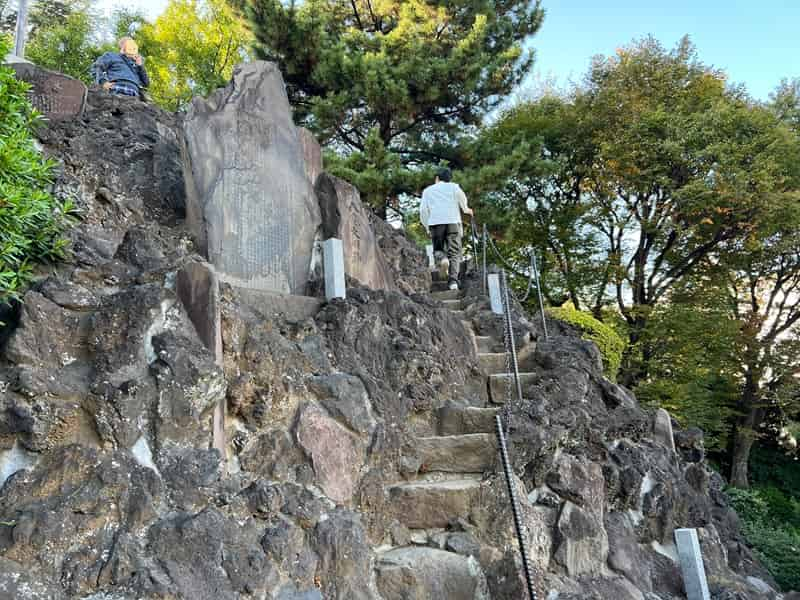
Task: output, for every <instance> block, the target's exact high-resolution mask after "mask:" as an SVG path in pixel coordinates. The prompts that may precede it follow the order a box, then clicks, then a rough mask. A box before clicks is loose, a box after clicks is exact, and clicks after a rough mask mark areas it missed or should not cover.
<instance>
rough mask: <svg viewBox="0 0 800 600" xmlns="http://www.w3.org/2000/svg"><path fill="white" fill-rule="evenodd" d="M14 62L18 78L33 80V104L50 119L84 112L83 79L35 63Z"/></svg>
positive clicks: (68, 116)
mask: <svg viewBox="0 0 800 600" xmlns="http://www.w3.org/2000/svg"><path fill="white" fill-rule="evenodd" d="M10 66H11V68H12V69H14V71H15V72H16V74H17V78H18V79H22V80H23V81H26V82H28V83H30V84H31V91H30V92H29V96H30V100H31V104H33V106H34V107H35V108H36V110H38V111H39V112H40V113H42V115H44V116H45V117H47V118H48V119H49V120H51V121H57V120H59V119H69V118H72V117H75V116H77V115H80V114H81V113H82V112H83V107H84V104H85V103H86V91H87V88H86V86H85V85H84V83H83V82H82V81H80V80H78V79H74V78H72V77H67V76H66V75H62V74H61V73H55V72H53V71H47V70H46V69H42V68H41V67H37V66H36V65H34V64H32V63H22V62H18V63H13V64H11V65H10Z"/></svg>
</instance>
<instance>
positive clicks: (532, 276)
mask: <svg viewBox="0 0 800 600" xmlns="http://www.w3.org/2000/svg"><path fill="white" fill-rule="evenodd" d="M483 231H484V243H483V246H484V248H483V253H484V280H485V279H486V274H485V270H486V247H487V246H488V247H489V248H491V249H492V250H493V251H494V254H495V256H496V257H497V258H498V259H499V260H500V262H501V263H502V265H503V266H505V267H506V268H507V269H509V271H511V273H512V275H520V276H522V275H523V274H522V273H520V272H519V271H517V270H516V269H515V268H514V267H513V266H511V265H510V264H509V263H508V261H507V260H506V259H505V257H504V256H503V255H502V253H501V252H500V250H499V248H498V247H497V245H496V244H495V243H494V239H492V237H491V236H487V235H486V225H485V224H484V226H483ZM487 238H488V239H487ZM530 260H531V266H530V270H529V273H528V275H527V277H528V285H527V287H526V289H525V295H524V296H522V298H519V297H517V295H516V294H515V293H514V290H513V289H510V293H511V296H512V297H513V298H514V299H515V300H516V301H517V302H519V303H520V304H522V303H523V302H525V301H526V300H527V299H528V296H529V295H530V293H531V290H532V289H533V282H534V281H535V282H536V295H537V298H538V300H539V312H540V314H541V316H542V330H543V332H544V339H548V337H549V336H548V334H547V319H546V317H545V312H544V298H543V296H542V284H541V278H540V277H539V268H538V266H537V264H536V253H535V252H534V251H533V250H531V252H530ZM485 291H486V290H485V288H484V292H485Z"/></svg>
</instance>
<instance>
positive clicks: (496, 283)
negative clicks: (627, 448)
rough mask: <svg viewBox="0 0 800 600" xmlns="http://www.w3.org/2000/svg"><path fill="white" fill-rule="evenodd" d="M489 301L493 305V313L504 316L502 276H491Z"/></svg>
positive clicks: (493, 274)
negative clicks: (501, 292)
mask: <svg viewBox="0 0 800 600" xmlns="http://www.w3.org/2000/svg"><path fill="white" fill-rule="evenodd" d="M488 279H489V301H490V302H491V304H492V312H493V313H494V314H496V315H502V314H503V299H502V296H501V295H500V275H498V274H497V273H490V274H489V277H488Z"/></svg>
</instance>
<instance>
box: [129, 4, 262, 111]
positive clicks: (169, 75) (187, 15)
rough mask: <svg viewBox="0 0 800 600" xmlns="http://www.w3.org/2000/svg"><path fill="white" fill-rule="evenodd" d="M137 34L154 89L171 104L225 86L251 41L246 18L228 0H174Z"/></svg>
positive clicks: (159, 100) (161, 101)
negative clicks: (245, 21) (244, 19)
mask: <svg viewBox="0 0 800 600" xmlns="http://www.w3.org/2000/svg"><path fill="white" fill-rule="evenodd" d="M136 39H137V41H138V43H139V48H140V51H141V53H142V54H143V55H144V56H145V57H146V61H147V63H146V67H147V72H148V75H149V76H150V80H151V83H150V89H149V92H150V95H151V97H152V99H153V100H154V101H155V102H156V103H158V104H159V105H161V106H162V107H164V108H166V109H168V110H177V109H179V108H182V107H183V106H185V105H186V104H187V103H188V102H189V101H190V100H191V98H192V96H194V95H199V96H207V95H208V94H210V93H211V92H213V91H214V90H215V89H216V88H218V87H221V86H224V85H225V84H226V83H227V82H228V81H229V80H230V77H231V75H232V73H233V68H234V67H235V66H236V65H237V64H239V63H240V62H243V61H244V60H245V59H246V58H247V57H248V47H249V45H250V43H251V37H250V34H249V32H248V30H247V28H246V26H245V23H244V21H243V20H242V18H241V17H239V15H238V14H237V13H236V12H235V11H234V10H233V9H232V8H231V7H230V6H229V5H228V4H227V3H226V2H225V0H170V2H169V3H168V4H167V7H166V9H165V10H164V12H163V13H162V14H161V15H160V16H159V17H158V18H157V19H156V20H155V21H154V22H153V23H144V24H143V25H142V26H141V27H140V28H139V30H138V31H137V35H136Z"/></svg>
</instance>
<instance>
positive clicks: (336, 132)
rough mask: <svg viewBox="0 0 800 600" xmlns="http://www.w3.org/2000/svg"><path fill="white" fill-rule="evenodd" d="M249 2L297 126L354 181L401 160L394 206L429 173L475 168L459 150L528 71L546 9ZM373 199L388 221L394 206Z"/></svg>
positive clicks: (392, 192) (412, 0) (262, 48)
mask: <svg viewBox="0 0 800 600" xmlns="http://www.w3.org/2000/svg"><path fill="white" fill-rule="evenodd" d="M244 1H245V2H246V6H245V12H246V14H247V16H248V18H249V19H250V21H251V23H252V25H253V30H254V34H255V38H256V47H255V51H256V54H257V56H258V57H259V58H262V59H265V60H270V61H273V62H275V63H277V64H278V65H279V66H280V69H281V71H282V73H283V76H284V78H285V80H286V85H287V91H288V94H289V99H290V101H291V103H292V105H293V106H294V107H295V111H296V112H295V115H296V120H297V121H298V122H299V123H300V124H302V125H305V126H308V127H309V128H311V129H312V131H314V133H316V134H317V136H318V137H319V138H320V139H321V141H322V142H323V143H324V144H326V145H327V146H328V147H329V148H330V149H333V150H335V151H336V152H337V154H338V155H339V156H340V157H345V158H346V159H347V162H346V167H345V168H346V169H348V170H350V171H351V172H352V168H353V166H354V165H358V164H363V165H377V164H380V163H381V161H386V153H389V154H390V155H396V157H397V161H398V162H399V164H400V165H401V166H402V169H404V170H405V171H406V176H402V175H400V174H398V173H397V171H396V170H394V171H393V172H392V174H391V175H390V178H391V181H388V180H387V181H386V182H384V184H377V183H376V182H374V181H373V182H372V183H371V188H373V189H380V190H383V191H384V192H386V193H388V196H389V197H394V196H396V195H397V194H398V193H401V192H409V191H411V192H413V191H415V190H414V187H415V186H416V185H418V184H419V183H420V179H419V178H418V177H417V178H415V177H414V174H416V175H419V174H420V173H424V172H425V167H426V166H428V167H430V166H431V165H436V164H439V163H448V164H450V165H451V166H452V167H455V168H462V167H463V166H464V162H465V159H464V157H463V156H462V155H461V154H460V152H459V146H460V144H459V141H460V140H461V138H462V137H463V136H465V135H469V134H470V133H472V132H473V131H474V130H475V128H476V127H477V126H478V125H480V124H481V122H482V120H483V118H484V116H485V115H486V114H487V113H489V112H490V111H492V110H493V109H494V108H496V107H497V106H498V105H499V104H500V103H501V102H502V101H503V100H504V99H505V98H506V96H507V95H508V94H509V93H510V92H511V90H512V89H513V88H514V87H515V86H516V85H517V84H518V83H519V82H520V81H521V80H522V78H523V77H524V75H525V74H526V73H527V72H528V70H529V68H530V66H531V64H532V60H533V54H532V50H530V48H526V44H525V43H526V41H527V40H528V38H529V37H530V36H532V35H533V34H534V33H535V32H536V31H537V30H538V28H539V26H540V24H541V21H542V17H543V14H544V13H543V10H542V8H541V6H540V1H539V0H523V1H512V0H502V1H496V2H490V1H488V0H466V1H461V2H447V3H444V2H436V1H433V0H429V1H425V0H408V1H397V0H304V1H303V2H299V3H298V2H294V1H293V2H291V3H288V4H287V3H283V2H281V1H280V0H244ZM376 142H377V143H376ZM373 154H377V156H372V155H373ZM373 171H374V169H373ZM357 174H358V171H357V172H356V175H357ZM370 200H371V201H372V202H373V203H374V204H375V205H376V208H378V209H379V212H382V209H383V208H384V205H385V202H386V198H385V197H380V196H377V195H373V196H372V197H371V198H370Z"/></svg>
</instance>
